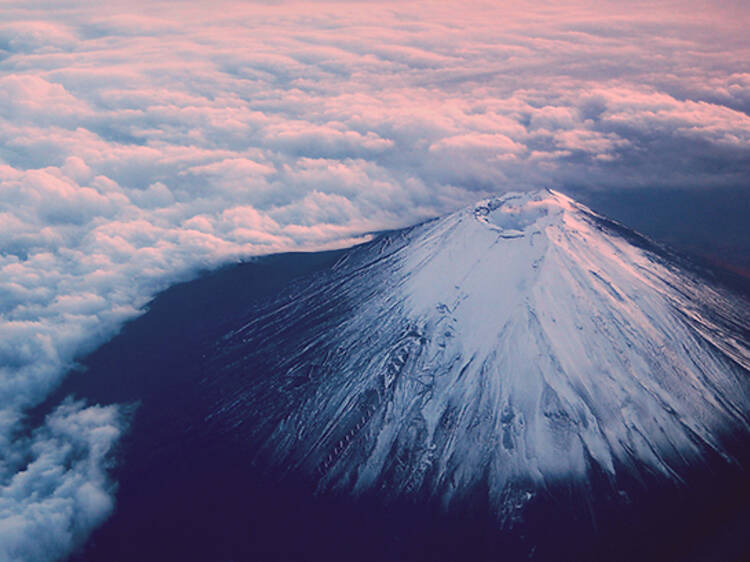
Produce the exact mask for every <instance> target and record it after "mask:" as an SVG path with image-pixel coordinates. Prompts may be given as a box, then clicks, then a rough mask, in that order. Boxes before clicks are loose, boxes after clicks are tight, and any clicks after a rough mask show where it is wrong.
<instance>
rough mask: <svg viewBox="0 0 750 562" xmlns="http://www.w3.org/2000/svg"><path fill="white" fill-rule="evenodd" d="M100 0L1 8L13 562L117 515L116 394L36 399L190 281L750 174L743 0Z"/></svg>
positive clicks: (6, 522)
mask: <svg viewBox="0 0 750 562" xmlns="http://www.w3.org/2000/svg"><path fill="white" fill-rule="evenodd" d="M83 4H84V3H81V4H80V5H79V4H77V3H75V2H67V3H61V2H56V3H54V4H52V5H49V4H46V3H35V2H23V3H16V4H14V3H5V4H3V8H2V11H3V18H2V22H3V23H0V314H2V317H1V319H0V405H2V406H0V450H2V451H3V459H2V464H0V543H2V544H3V545H8V546H5V548H6V552H0V554H2V555H5V556H6V557H7V558H9V559H14V558H16V559H28V558H34V559H37V560H44V559H54V558H56V557H59V556H61V555H63V554H65V553H66V552H68V551H69V550H70V548H72V547H73V546H74V545H75V544H76V543H77V542H78V541H80V540H82V538H83V537H85V534H86V532H87V530H88V529H90V527H91V526H93V525H95V524H96V523H98V522H99V521H101V519H102V518H103V517H105V516H106V513H107V512H108V510H109V509H110V507H111V504H110V502H111V499H108V498H107V493H108V492H109V491H110V490H111V487H110V484H108V483H107V482H106V475H105V471H104V469H103V468H102V466H103V464H102V463H104V460H105V459H106V451H107V449H108V448H109V447H110V446H111V445H112V444H113V443H114V441H115V439H116V437H117V435H118V434H119V432H120V431H121V430H122V423H121V420H120V417H119V414H118V413H117V411H116V409H114V408H111V407H109V408H99V407H89V408H88V409H87V408H86V407H85V406H84V405H81V404H72V403H67V404H64V405H61V406H60V409H59V410H58V411H56V412H55V413H54V414H52V416H51V417H50V418H49V419H48V421H47V423H46V425H44V426H43V427H40V428H36V429H34V428H25V427H24V421H23V420H24V418H23V413H24V412H25V411H26V410H27V409H28V408H29V407H31V406H32V405H34V404H37V403H39V402H40V401H41V400H43V399H44V397H45V396H46V395H47V394H48V393H49V391H50V390H51V389H52V388H54V386H55V385H56V384H57V383H58V382H59V380H60V377H61V376H62V375H63V374H64V372H65V371H66V370H67V369H69V368H70V367H71V366H72V365H73V364H74V362H75V359H76V357H78V356H80V355H81V354H82V353H85V352H86V351H87V350H90V349H92V348H93V347H95V346H96V345H99V344H100V343H101V342H103V341H105V340H106V339H107V338H109V337H111V336H112V335H113V334H114V333H115V332H116V330H117V329H118V327H119V326H120V325H121V324H122V323H123V322H124V321H125V320H127V319H128V318H132V317H133V316H134V315H136V314H138V313H139V311H140V310H141V309H142V307H143V305H144V304H145V303H146V302H147V301H148V300H149V298H151V297H152V296H153V295H154V294H155V292H157V291H159V290H160V289H162V288H165V287H166V286H168V285H169V284H170V283H172V282H174V281H176V280H178V279H185V278H188V277H189V276H191V275H193V274H194V272H195V271H197V270H198V269H200V268H203V267H211V266H214V265H217V264H220V263H223V262H227V261H232V260H238V259H242V258H245V257H248V256H252V255H258V254H265V253H269V252H277V251H282V250H291V249H316V248H323V247H331V246H341V245H346V244H350V243H352V242H353V241H355V240H357V239H360V237H361V235H362V234H363V233H365V232H368V231H374V230H379V229H385V228H394V227H399V226H406V225H408V224H411V223H414V222H417V221H419V220H422V219H424V218H427V217H430V216H434V215H437V214H441V213H445V212H448V211H450V210H453V209H455V208H456V207H458V206H460V205H464V204H468V203H471V202H473V201H474V200H476V199H478V198H480V197H483V196H485V195H486V194H487V193H490V192H499V191H505V190H510V189H530V188H536V187H542V186H548V185H549V186H553V187H563V188H568V189H569V190H575V189H608V188H617V189H622V188H628V187H644V186H651V187H655V188H659V187H676V186H679V187H694V188H695V189H705V188H710V187H712V186H739V185H742V184H743V183H746V181H747V177H750V148H749V147H750V74H748V73H747V68H748V61H750V44H749V42H748V41H747V38H746V29H747V23H748V14H749V10H748V8H746V7H744V6H743V5H742V3H736V4H732V3H724V4H723V5H722V6H721V7H715V6H709V5H708V4H706V3H700V2H693V3H687V4H686V3H684V2H681V3H679V6H678V5H664V6H663V7H661V8H659V9H655V8H653V6H650V5H648V4H646V3H644V4H639V3H628V5H627V7H621V6H620V5H619V4H615V3H612V4H611V5H602V4H601V3H600V2H599V3H593V2H592V3H586V2H569V3H567V4H566V3H559V2H556V3H554V6H551V5H539V3H534V4H531V3H528V4H526V3H519V2H514V3H512V4H507V5H498V3H489V4H487V5H479V4H474V3H472V8H471V9H468V8H466V7H465V6H464V4H463V3H452V2H441V3H435V2H430V3H423V4H420V3H413V4H411V5H410V6H409V7H404V6H403V5H402V3H387V2H381V3H368V2H350V3H347V2H339V3H306V4H300V5H295V4H290V3H281V4H274V5H266V4H246V3H236V2H229V3H225V4H222V3H211V5H210V6H206V5H204V3H200V2H182V3H174V2H165V3H152V2H149V3H145V2H144V3H141V2H138V1H133V2H122V3H119V4H118V3H114V4H110V3H108V5H107V7H106V8H95V7H90V6H87V7H83ZM678 8H679V9H678ZM32 429H33V432H32V433H31V435H32V437H28V431H30V430H32ZM24 430H26V433H24ZM23 435H27V437H22V436H23ZM72 451H75V453H73V452H72ZM70 455H74V457H71V456H70ZM71 458H75V459H76V460H71ZM81 459H87V460H86V462H84V461H83V460H81ZM84 465H85V466H84ZM43 466H49V467H50V468H49V470H46V471H44V474H45V475H46V476H45V477H46V478H47V479H48V480H47V481H48V485H46V487H45V488H44V490H45V491H44V492H39V491H35V490H36V489H35V488H33V486H32V485H31V484H28V483H26V482H27V481H28V482H31V481H32V480H33V479H32V478H31V475H32V474H34V473H35V471H37V470H42V469H41V468H40V467H43ZM24 475H26V476H24ZM25 478H26V480H24V479H25ZM35 485H36V484H34V486H35ZM30 486H31V487H30ZM37 548H38V549H43V551H44V552H43V553H42V551H41V550H34V549H37Z"/></svg>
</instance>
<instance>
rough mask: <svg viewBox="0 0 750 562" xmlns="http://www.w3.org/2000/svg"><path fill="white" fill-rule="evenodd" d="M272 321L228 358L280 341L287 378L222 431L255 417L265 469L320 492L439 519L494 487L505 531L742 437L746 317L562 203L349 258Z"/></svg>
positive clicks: (496, 214) (235, 344) (542, 194)
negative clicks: (564, 497)
mask: <svg viewBox="0 0 750 562" xmlns="http://www.w3.org/2000/svg"><path fill="white" fill-rule="evenodd" d="M634 242H635V243H634ZM260 318H261V320H255V321H253V322H251V323H249V324H247V325H246V326H243V327H242V328H240V329H238V330H237V331H235V332H233V333H231V334H229V335H228V336H227V338H226V339H225V340H224V342H223V344H222V345H223V346H224V349H223V351H222V353H223V354H225V355H227V354H229V355H235V354H239V355H240V356H241V359H239V361H240V362H241V363H242V362H244V363H245V364H248V365H249V364H252V363H253V361H257V360H258V357H260V356H264V357H267V356H272V355H273V354H274V353H275V352H274V351H273V350H272V349H271V348H269V347H268V346H269V345H272V344H270V343H268V342H270V341H272V340H273V337H274V336H273V334H274V330H275V329H276V328H275V327H276V326H285V327H287V328H285V339H284V341H285V344H284V349H283V357H275V358H274V359H273V360H272V361H273V363H274V372H276V373H277V374H276V375H275V376H273V377H271V378H269V379H264V380H262V381H259V380H257V379H251V380H249V381H248V386H247V388H245V389H243V392H242V398H241V399H234V400H233V401H232V402H231V404H227V405H225V406H224V409H225V414H227V415H231V416H235V417H237V418H238V419H240V418H243V417H247V416H250V415H252V416H254V417H256V418H258V419H256V420H255V421H256V424H255V426H256V427H260V428H262V429H260V430H258V431H257V435H256V436H257V438H258V439H260V440H261V441H262V442H263V444H264V450H265V451H266V452H267V456H268V457H269V458H272V459H274V460H273V462H275V463H276V464H277V465H278V466H284V467H286V468H287V469H289V470H302V471H307V472H308V473H310V474H315V475H316V478H319V480H320V485H321V486H322V487H324V488H335V489H341V490H349V491H352V492H354V493H360V492H364V491H367V490H374V489H379V490H384V491H385V492H384V493H386V494H387V495H391V496H392V495H396V496H399V495H408V494H415V493H420V494H427V495H429V496H433V497H439V498H441V499H442V500H443V501H444V502H446V503H450V502H452V501H453V500H454V499H456V498H460V497H464V496H466V495H468V494H470V493H472V491H474V490H476V489H479V488H486V489H487V493H488V494H489V499H490V504H491V505H493V506H495V507H496V509H497V510H498V512H503V511H504V510H506V509H507V506H508V505H509V501H510V504H512V505H518V504H519V502H520V503H521V504H523V501H524V499H523V498H528V497H531V496H533V494H534V490H537V489H541V488H544V487H546V486H548V485H550V484H553V483H556V482H559V481H566V480H567V481H579V482H580V481H585V479H586V477H587V475H588V474H589V473H590V471H591V470H592V469H593V468H594V467H597V468H598V469H599V470H600V471H603V472H604V473H605V474H608V475H609V477H610V478H611V479H612V481H613V482H615V481H616V480H617V478H618V476H619V475H621V474H622V473H629V474H630V475H631V476H632V475H635V476H637V475H638V474H639V473H641V472H642V471H644V470H646V471H649V472H654V473H659V474H662V475H663V476H664V477H665V478H669V479H677V480H679V478H680V472H681V470H682V469H683V468H684V467H685V466H687V465H688V464H690V463H692V462H694V461H696V460H697V459H700V458H702V457H703V456H704V455H706V454H709V453H710V454H718V455H723V456H725V457H726V458H729V454H728V452H727V451H726V449H725V447H724V445H723V435H726V434H727V433H731V432H737V431H741V432H747V431H748V429H749V426H748V414H747V412H748V410H747V406H748V404H750V386H749V385H748V380H747V376H748V372H750V351H748V349H749V347H748V342H747V341H746V340H745V339H743V338H744V336H743V335H742V330H741V329H740V328H738V327H741V326H742V322H743V321H744V319H746V317H745V316H743V312H742V311H738V310H736V309H735V308H733V306H730V304H729V303H728V301H727V300H726V299H725V298H724V296H723V295H722V293H721V291H719V290H716V289H714V288H712V287H711V286H709V285H708V284H706V283H705V282H703V281H701V280H700V278H698V277H696V276H695V275H694V274H692V273H689V272H687V271H685V270H683V269H682V268H681V267H680V266H679V264H678V263H677V262H673V261H672V260H671V258H670V257H669V255H667V254H661V253H660V252H659V251H658V250H656V249H654V248H650V247H649V245H648V243H647V242H646V241H645V240H644V239H641V238H639V237H638V236H637V235H635V234H634V233H631V232H629V231H627V230H626V229H624V227H622V226H620V225H617V224H616V223H612V222H611V221H608V220H606V219H604V218H602V217H600V216H598V215H597V214H596V213H593V212H592V211H590V210H589V209H587V208H586V207H585V206H583V205H581V204H579V203H577V202H575V201H574V200H572V199H570V198H569V197H567V196H565V195H563V194H561V193H557V192H554V191H549V190H544V191H538V192H533V193H512V194H506V195H503V196H501V197H497V198H492V199H488V200H485V201H482V202H480V203H478V204H477V205H475V206H472V207H469V208H466V209H462V210H459V211H457V212H456V213H453V214H451V215H449V216H447V217H444V218H441V219H438V220H435V221H431V222H428V223H425V224H423V225H420V226H418V227H415V228H413V229H409V230H407V231H404V232H402V233H397V234H393V235H389V236H386V237H384V238H382V239H380V240H377V241H375V242H373V243H371V244H369V245H365V246H363V247H360V248H356V249H353V250H352V251H351V252H350V253H348V254H347V255H346V256H345V258H344V259H342V260H341V262H340V263H339V265H338V266H337V267H336V268H335V270H334V272H332V273H331V274H330V275H329V276H328V277H325V278H321V279H320V280H318V281H317V282H314V283H312V284H310V285H309V286H307V287H305V288H304V289H300V292H299V293H295V294H294V296H293V298H292V297H291V296H290V298H289V300H288V301H285V302H283V303H277V304H274V305H271V306H269V310H268V311H267V313H266V314H265V315H261V317H260ZM289 326H292V328H291V329H290V328H289ZM264 342H265V343H264ZM250 343H252V345H253V346H255V350H254V351H247V346H248V345H250ZM264 345H266V347H264ZM264 361H267V359H264ZM250 412H252V414H250ZM509 490H515V492H514V493H513V494H511V495H512V500H508V498H509V497H510V496H509V493H510V492H509ZM519 490H520V491H519Z"/></svg>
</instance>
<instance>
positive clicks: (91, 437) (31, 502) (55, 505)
mask: <svg viewBox="0 0 750 562" xmlns="http://www.w3.org/2000/svg"><path fill="white" fill-rule="evenodd" d="M121 427H122V420H121V415H120V414H119V413H118V410H117V408H116V407H115V406H108V407H100V406H92V407H88V408H87V407H85V406H84V405H83V404H82V403H80V402H73V401H70V400H66V401H65V402H63V403H62V404H61V405H60V406H59V407H58V408H57V409H56V410H55V411H54V412H53V413H52V414H50V415H49V416H48V417H47V420H46V422H45V424H44V425H43V426H42V427H41V428H39V429H37V430H36V431H35V432H34V433H33V434H32V435H31V436H30V437H29V438H28V439H24V440H23V441H21V442H18V441H17V442H16V443H15V444H14V445H15V447H14V450H13V453H14V455H15V458H10V459H7V458H6V459H5V463H7V464H6V466H5V467H4V469H5V472H11V473H12V474H13V475H12V477H11V478H10V480H9V481H7V482H3V483H2V485H0V559H2V560H7V561H8V562H25V561H27V560H39V561H40V562H44V561H51V560H57V559H58V558H59V557H60V554H61V553H66V552H70V551H71V550H72V549H73V548H75V547H76V546H78V545H80V544H81V543H82V542H83V541H84V540H85V539H86V537H87V536H88V534H89V533H90V532H91V530H92V529H93V528H94V527H96V526H97V525H98V524H100V523H101V522H102V521H103V520H104V519H105V518H106V517H107V516H108V515H109V514H110V512H111V511H112V508H113V500H112V492H113V489H114V484H113V483H112V482H111V481H110V480H109V478H108V477H107V474H106V471H105V467H106V459H107V455H108V452H109V450H110V449H111V447H112V445H113V444H114V443H115V441H116V440H117V439H118V437H119V436H120V433H121ZM32 537H33V540H31V538H32Z"/></svg>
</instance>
